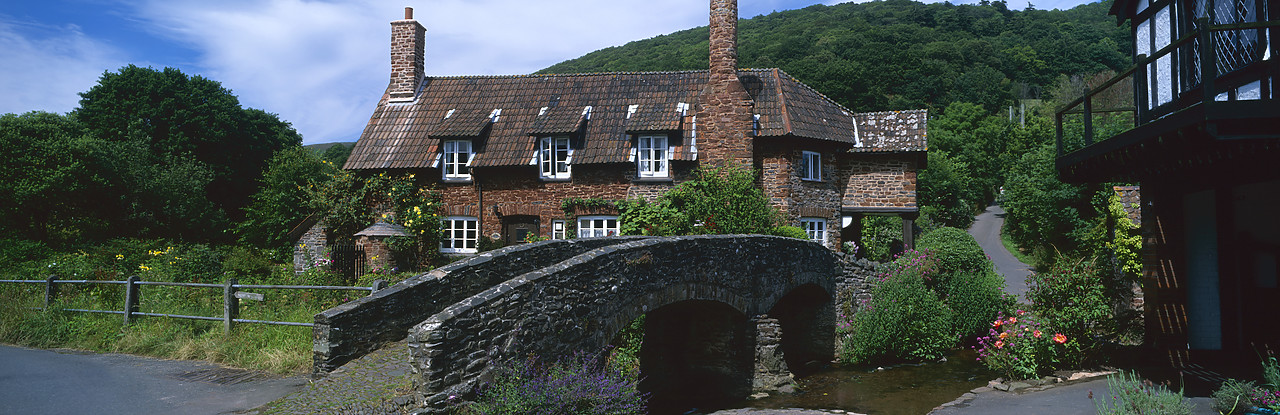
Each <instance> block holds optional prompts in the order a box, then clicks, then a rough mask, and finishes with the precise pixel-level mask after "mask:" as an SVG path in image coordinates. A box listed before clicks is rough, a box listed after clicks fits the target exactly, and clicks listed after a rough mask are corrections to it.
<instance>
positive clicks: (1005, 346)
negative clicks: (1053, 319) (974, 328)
mask: <svg viewBox="0 0 1280 415" xmlns="http://www.w3.org/2000/svg"><path fill="white" fill-rule="evenodd" d="M1051 333H1052V334H1051ZM1067 341H1068V339H1067V337H1066V336H1065V335H1063V334H1062V333H1053V332H1052V331H1051V330H1050V329H1049V328H1047V327H1045V326H1043V325H1042V324H1040V323H1039V322H1037V321H1035V318H1034V317H1033V316H1032V315H1031V314H1030V313H1027V312H1025V311H1023V310H1018V311H1016V312H1014V313H1013V315H1011V316H1008V317H1006V316H1004V315H1003V314H1001V315H1000V318H998V319H996V320H995V321H994V322H992V323H991V329H990V330H989V331H988V334H987V335H986V336H982V337H979V338H978V345H977V346H974V349H977V351H978V360H981V361H982V363H984V364H986V365H987V367H988V368H990V369H991V370H994V371H997V372H1000V373H1001V374H1002V375H1004V377H1006V378H1009V379H1031V378H1036V377H1039V376H1041V375H1044V374H1047V373H1049V372H1051V371H1053V370H1055V369H1058V368H1060V365H1059V360H1060V358H1061V356H1062V353H1063V349H1064V346H1063V345H1064V344H1066V343H1067Z"/></svg>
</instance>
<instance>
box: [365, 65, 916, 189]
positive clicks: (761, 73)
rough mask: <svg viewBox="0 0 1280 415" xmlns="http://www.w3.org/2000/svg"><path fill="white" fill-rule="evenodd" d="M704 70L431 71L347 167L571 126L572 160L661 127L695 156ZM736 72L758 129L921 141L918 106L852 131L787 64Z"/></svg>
mask: <svg viewBox="0 0 1280 415" xmlns="http://www.w3.org/2000/svg"><path fill="white" fill-rule="evenodd" d="M707 77H708V72H707V71H683V72H620V73H600V74H575V75H522V76H470V77H437V78H428V79H426V80H425V81H424V83H425V84H424V85H423V87H422V92H420V93H419V95H418V98H417V99H416V100H415V101H414V102H412V103H406V104H394V103H388V102H387V99H386V97H385V96H384V98H383V100H382V101H381V102H379V104H378V107H377V109H375V111H374V113H373V116H372V117H370V119H369V124H368V125H367V126H366V127H365V131H364V134H362V135H361V137H360V140H359V141H358V142H357V143H356V145H355V148H353V149H352V152H351V157H350V158H349V159H348V160H347V163H346V165H345V166H344V168H347V169H402V168H422V167H429V166H430V165H431V164H432V162H433V161H434V160H435V157H436V153H437V152H438V151H439V148H438V147H439V142H440V139H441V138H445V137H478V139H477V142H476V146H475V152H476V156H475V159H474V160H473V161H472V166H473V167H485V166H512V165H525V164H528V163H529V161H530V160H531V159H532V158H533V157H534V151H535V148H536V147H537V143H536V137H531V135H534V136H537V135H551V134H563V133H570V132H576V133H580V135H577V136H575V142H574V146H575V148H576V149H577V151H575V153H574V163H575V164H595V163H618V162H627V161H629V160H630V153H631V146H632V143H631V139H630V136H629V135H628V134H629V133H635V132H663V131H666V132H673V133H679V134H680V136H681V137H682V140H679V141H678V142H676V141H673V142H672V143H671V144H672V145H673V147H674V149H673V150H674V151H673V152H672V157H673V158H674V159H676V160H695V159H696V154H695V149H694V148H693V147H692V146H690V145H689V144H691V143H692V142H693V140H692V137H693V135H694V131H693V128H694V126H693V124H694V120H693V115H694V114H695V113H696V110H695V108H697V103H698V97H699V94H700V93H701V91H702V90H703V89H704V86H705V84H706V82H707ZM739 77H740V78H741V79H742V82H743V85H744V86H745V87H746V88H747V91H748V93H750V94H751V96H752V98H753V99H754V101H755V107H754V109H755V112H756V113H757V114H759V115H760V122H759V131H758V134H757V135H758V136H762V137H765V136H778V137H785V136H795V137H806V138H812V139H818V140H830V141H837V142H842V143H848V144H851V145H852V144H854V143H855V142H856V141H857V138H861V141H862V144H863V147H862V148H861V149H859V150H860V151H916V150H923V149H924V128H925V116H926V115H927V114H925V113H924V112H923V111H919V112H911V111H908V112H894V113H872V114H856V116H857V119H858V121H859V125H858V127H857V130H856V131H858V133H857V134H858V137H855V127H854V125H853V123H854V119H855V114H853V113H852V112H851V111H849V110H848V109H846V108H844V107H842V106H840V105H839V104H836V103H835V102H834V101H832V100H831V99H829V98H827V97H825V96H823V95H822V94H820V93H818V92H817V91H814V90H813V89H812V88H809V87H808V86H805V85H804V84H802V83H800V82H799V81H797V80H795V79H794V78H792V77H791V76H790V75H787V74H786V73H785V72H782V71H780V70H777V69H751V70H742V71H740V72H739ZM681 103H684V104H687V106H688V110H687V111H685V113H684V116H681V114H680V113H679V112H677V109H678V107H680V104H681ZM588 106H590V107H592V108H591V115H590V119H589V120H586V119H584V117H583V109H584V108H585V107H588ZM633 106H635V112H633V113H631V111H630V109H631V108H632V107H633ZM544 108H545V109H544ZM499 109H500V110H501V114H500V116H499V117H498V120H497V122H493V123H490V122H489V115H490V114H492V113H493V112H494V110H499ZM451 111H452V115H450V116H449V117H447V118H446V117H445V115H446V114H449V113H450V112H451ZM628 113H631V115H630V118H628ZM913 134H914V135H913Z"/></svg>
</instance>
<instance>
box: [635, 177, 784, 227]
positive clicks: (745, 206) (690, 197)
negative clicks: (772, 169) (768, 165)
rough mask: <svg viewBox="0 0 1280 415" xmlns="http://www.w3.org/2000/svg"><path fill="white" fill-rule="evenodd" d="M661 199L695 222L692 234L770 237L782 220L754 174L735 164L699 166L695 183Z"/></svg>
mask: <svg viewBox="0 0 1280 415" xmlns="http://www.w3.org/2000/svg"><path fill="white" fill-rule="evenodd" d="M660 199H665V200H670V201H671V202H670V203H671V204H670V207H671V209H674V210H675V211H677V212H683V213H684V215H685V217H686V218H687V219H688V220H690V221H692V223H691V225H692V226H690V227H689V233H695V234H767V233H769V230H770V229H773V227H774V226H775V225H776V224H777V223H778V222H779V221H780V215H779V213H778V210H777V209H775V208H774V207H773V205H772V204H770V203H769V198H768V197H765V195H764V191H762V190H760V188H759V187H757V186H756V184H755V177H754V175H752V174H751V171H750V170H747V169H744V168H741V167H736V166H732V165H725V166H719V167H715V168H703V167H699V168H698V170H697V171H695V172H694V179H693V180H690V181H687V182H684V183H680V185H678V186H676V187H675V188H673V189H671V191H669V192H667V193H666V194H664V195H662V196H661V197H660Z"/></svg>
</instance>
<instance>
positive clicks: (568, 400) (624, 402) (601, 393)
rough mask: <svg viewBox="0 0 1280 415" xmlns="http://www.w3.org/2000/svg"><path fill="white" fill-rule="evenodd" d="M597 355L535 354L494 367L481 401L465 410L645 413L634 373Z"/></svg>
mask: <svg viewBox="0 0 1280 415" xmlns="http://www.w3.org/2000/svg"><path fill="white" fill-rule="evenodd" d="M611 365H612V363H607V362H604V363H602V362H601V361H600V359H598V358H597V357H595V356H591V355H587V354H583V353H577V354H575V355H574V356H573V357H572V358H570V359H567V360H564V361H561V362H558V363H553V364H544V363H542V362H540V361H539V360H538V358H537V357H536V356H530V357H528V358H526V359H512V360H510V361H507V362H505V364H504V365H503V366H501V367H499V368H497V369H496V371H497V374H496V376H495V378H494V381H493V383H492V384H490V385H488V386H487V387H485V388H483V389H482V390H481V391H480V392H479V401H478V402H476V403H474V404H471V405H469V406H467V407H466V408H464V409H463V412H464V413H474V414H516V415H519V414H617V415H627V414H637V415H639V414H644V413H645V400H646V399H647V398H646V396H645V395H644V394H643V393H640V392H639V391H638V390H637V389H636V386H637V385H638V384H639V381H638V375H639V374H638V372H637V371H635V370H622V369H619V368H617V367H611Z"/></svg>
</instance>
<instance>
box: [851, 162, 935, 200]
mask: <svg viewBox="0 0 1280 415" xmlns="http://www.w3.org/2000/svg"><path fill="white" fill-rule="evenodd" d="M840 167H841V171H842V172H844V173H841V177H848V182H847V183H845V188H844V201H843V205H844V207H846V208H866V209H919V205H918V204H917V203H916V185H917V178H916V169H917V163H916V161H915V159H914V157H913V156H906V155H897V156H891V155H864V154H857V153H853V154H851V155H850V156H849V157H847V158H845V159H844V160H842V163H841V166H840Z"/></svg>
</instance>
